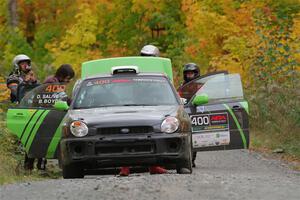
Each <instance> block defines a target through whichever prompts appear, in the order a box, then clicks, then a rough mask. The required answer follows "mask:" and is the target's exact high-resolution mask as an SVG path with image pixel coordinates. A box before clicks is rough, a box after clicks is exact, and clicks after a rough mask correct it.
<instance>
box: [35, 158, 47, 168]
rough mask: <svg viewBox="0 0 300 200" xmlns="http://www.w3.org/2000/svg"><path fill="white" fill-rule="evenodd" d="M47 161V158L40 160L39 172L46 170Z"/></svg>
mask: <svg viewBox="0 0 300 200" xmlns="http://www.w3.org/2000/svg"><path fill="white" fill-rule="evenodd" d="M46 164H47V159H46V158H38V162H37V165H36V167H37V168H38V169H39V170H46Z"/></svg>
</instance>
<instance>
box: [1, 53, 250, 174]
mask: <svg viewBox="0 0 300 200" xmlns="http://www.w3.org/2000/svg"><path fill="white" fill-rule="evenodd" d="M172 80H173V77H172V68H171V62H170V60H169V59H166V58H156V57H123V58H111V59H101V60H95V61H89V62H86V63H83V65H82V77H81V79H80V80H78V81H77V83H76V84H75V86H74V89H73V93H72V95H71V96H70V97H69V98H72V103H71V105H70V106H68V105H67V103H66V102H64V101H65V100H66V99H67V98H68V97H67V96H66V93H65V90H66V86H65V85H64V84H44V85H41V86H39V87H37V88H35V89H33V90H32V91H31V92H28V93H27V94H26V95H25V97H24V98H23V99H22V101H21V102H20V104H19V106H18V107H16V108H11V109H9V110H8V113H7V123H8V128H9V129H10V130H11V132H13V133H14V134H16V135H17V136H18V137H19V138H20V141H21V142H22V144H23V145H24V147H25V149H26V152H27V154H28V156H29V157H32V158H43V157H46V158H58V159H59V161H60V164H61V167H62V169H63V176H64V178H81V177H84V175H85V173H86V170H88V169H96V168H102V167H119V166H136V165H138V166H143V165H144V166H150V165H154V164H159V165H162V166H166V165H169V164H173V165H175V168H176V170H177V172H178V173H183V172H186V170H183V169H188V172H190V173H191V172H192V167H191V152H192V151H193V152H197V151H208V150H229V149H241V148H248V147H249V128H248V127H249V124H248V112H249V111H248V103H247V101H245V99H244V96H243V89H242V83H241V79H240V76H239V75H238V74H228V73H227V72H219V73H213V74H208V75H204V76H201V77H199V78H197V79H195V80H193V81H192V82H190V83H188V84H186V85H183V86H182V87H181V88H180V89H179V94H180V96H181V97H183V98H181V99H180V98H179V96H178V95H177V93H176V91H175V90H174V87H173V85H172ZM60 100H63V101H60ZM182 102H186V103H185V105H183V103H182Z"/></svg>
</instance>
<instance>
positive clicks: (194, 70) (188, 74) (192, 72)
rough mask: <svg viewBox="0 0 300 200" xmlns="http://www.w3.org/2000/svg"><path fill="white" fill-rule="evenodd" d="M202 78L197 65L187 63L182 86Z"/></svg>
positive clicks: (184, 67)
mask: <svg viewBox="0 0 300 200" xmlns="http://www.w3.org/2000/svg"><path fill="white" fill-rule="evenodd" d="M199 76H200V69H199V67H198V65H197V64H195V63H187V64H185V65H184V66H183V80H184V81H183V83H182V85H185V84H187V83H188V82H190V81H192V80H194V79H196V78H198V77H199Z"/></svg>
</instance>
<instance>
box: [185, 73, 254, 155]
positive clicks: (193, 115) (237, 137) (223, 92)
mask: <svg viewBox="0 0 300 200" xmlns="http://www.w3.org/2000/svg"><path fill="white" fill-rule="evenodd" d="M205 79H206V80H204V81H203V80H202V81H201V80H198V82H201V84H202V85H201V87H200V89H198V91H197V92H196V93H194V94H189V95H193V97H195V96H208V101H207V102H206V103H205V104H202V105H194V104H193V97H192V98H191V99H190V101H189V103H188V104H186V105H185V109H186V111H187V112H188V114H189V116H190V119H191V122H192V140H193V150H194V151H210V150H230V149H244V148H245V149H246V148H248V147H249V122H248V113H249V111H248V102H247V101H246V100H245V99H244V95H243V88H242V83H241V79H240V76H239V74H218V75H213V77H206V78H205ZM187 90H188V88H183V91H184V92H186V91H187Z"/></svg>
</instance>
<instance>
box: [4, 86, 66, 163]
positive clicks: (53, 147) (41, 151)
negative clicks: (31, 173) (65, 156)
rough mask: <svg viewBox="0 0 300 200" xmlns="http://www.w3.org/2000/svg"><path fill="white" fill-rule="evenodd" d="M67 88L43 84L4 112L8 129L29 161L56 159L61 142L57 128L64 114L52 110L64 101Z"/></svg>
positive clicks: (63, 112) (58, 128)
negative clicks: (58, 102)
mask: <svg viewBox="0 0 300 200" xmlns="http://www.w3.org/2000/svg"><path fill="white" fill-rule="evenodd" d="M65 89H66V86H65V85H64V84H59V83H51V84H43V85H40V86H38V87H36V88H34V89H33V90H31V91H30V92H28V93H26V95H25V96H24V98H23V99H22V100H21V101H20V104H18V105H17V106H16V107H14V108H9V109H8V111H7V127H8V129H9V130H10V131H11V132H12V133H13V134H15V135H16V136H17V137H18V138H19V140H20V142H21V143H22V145H23V146H24V148H25V151H26V152H27V154H28V156H29V157H31V158H43V157H46V158H56V157H57V153H58V152H57V147H58V143H59V142H60V138H61V128H60V124H61V122H62V119H63V118H64V116H65V114H66V111H59V110H55V109H54V108H53V105H54V103H55V102H56V101H57V100H66V99H67V95H66V93H65Z"/></svg>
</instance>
